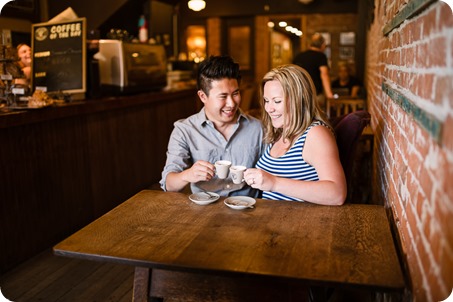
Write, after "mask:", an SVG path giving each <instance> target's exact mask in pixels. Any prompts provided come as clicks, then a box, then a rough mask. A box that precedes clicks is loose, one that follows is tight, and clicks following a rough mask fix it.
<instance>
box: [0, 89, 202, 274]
mask: <svg viewBox="0 0 453 302" xmlns="http://www.w3.org/2000/svg"><path fill="white" fill-rule="evenodd" d="M200 106H201V103H200V101H199V100H198V98H197V96H196V92H195V90H194V89H188V90H182V91H175V92H154V93H144V94H137V95H128V96H118V97H108V98H102V99H93V100H83V101H74V102H69V103H64V104H61V105H53V106H50V107H47V108H41V109H28V110H14V111H10V112H6V113H5V112H3V113H0V143H1V148H0V158H1V169H0V183H1V186H0V188H1V189H0V223H1V225H0V244H1V246H2V252H1V254H0V273H4V272H5V271H7V270H9V269H11V268H13V267H14V266H16V265H18V264H19V263H21V262H23V261H24V260H26V259H28V258H30V257H32V256H34V255H36V254H38V253H39V252H41V251H43V250H45V249H47V248H49V247H50V246H52V245H53V244H55V243H56V242H58V241H60V240H61V239H63V238H64V237H66V236H68V235H69V234H70V233H72V232H74V231H75V230H77V229H79V228H81V227H82V226H84V225H86V224H88V223H89V222H91V221H93V220H94V219H96V218H97V217H99V216H101V215H102V214H104V213H106V212H108V211H109V210H111V209H112V208H114V207H115V206H117V205H118V204H120V203H121V202H122V201H124V200H125V199H127V198H129V197H130V196H132V195H134V194H135V193H137V192H138V191H140V190H142V189H145V188H147V187H149V186H150V185H151V184H153V183H157V182H158V181H159V179H160V176H161V171H162V168H163V166H164V164H165V159H166V148H167V143H168V138H169V136H170V133H171V131H172V129H173V123H174V122H175V121H176V120H178V119H181V118H184V117H187V116H189V115H191V114H193V113H195V112H196V111H197V110H198V109H200Z"/></svg>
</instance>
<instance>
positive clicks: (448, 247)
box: [365, 0, 453, 301]
mask: <svg viewBox="0 0 453 302" xmlns="http://www.w3.org/2000/svg"><path fill="white" fill-rule="evenodd" d="M414 3H421V4H424V3H427V5H426V6H424V7H422V9H421V10H419V11H417V13H414V14H412V15H411V16H409V17H404V20H402V22H401V24H399V25H398V26H396V27H393V28H392V29H391V30H390V31H389V33H388V34H387V35H384V33H383V28H384V27H385V26H386V25H387V24H389V23H390V22H392V21H395V20H396V21H398V20H397V19H398V17H399V18H401V12H403V11H404V9H405V8H407V7H409V6H410V4H414ZM406 11H407V9H406ZM367 39H368V41H367V51H366V62H367V68H366V69H365V70H366V75H365V82H366V88H367V91H368V102H369V109H370V112H371V114H372V127H373V129H374V131H375V144H374V146H375V149H374V156H375V157H374V158H375V159H376V160H375V163H374V165H375V167H374V169H375V171H376V173H375V179H373V192H375V193H376V194H375V200H374V201H375V202H377V203H382V202H383V203H384V204H385V205H386V206H387V207H388V208H390V209H391V211H392V213H393V218H394V222H395V225H396V226H397V229H398V232H399V235H400V238H401V243H402V249H403V253H404V257H405V259H406V261H407V264H408V268H409V275H410V279H411V283H412V284H411V289H412V298H413V300H414V301H441V300H444V299H445V298H446V297H447V296H448V295H449V294H450V292H451V290H452V288H453V14H452V11H451V9H450V8H449V6H448V5H446V4H445V3H443V2H440V1H434V2H429V1H419V0H396V1H386V0H376V1H375V13H374V22H373V23H372V24H371V26H370V29H369V31H368V37H367ZM383 84H384V85H383ZM437 130H440V131H437Z"/></svg>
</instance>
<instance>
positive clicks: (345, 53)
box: [339, 46, 354, 60]
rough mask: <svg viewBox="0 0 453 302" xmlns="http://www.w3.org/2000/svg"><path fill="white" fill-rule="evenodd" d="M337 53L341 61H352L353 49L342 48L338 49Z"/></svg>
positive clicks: (348, 47)
mask: <svg viewBox="0 0 453 302" xmlns="http://www.w3.org/2000/svg"><path fill="white" fill-rule="evenodd" d="M339 53H340V59H341V60H350V59H354V47H350V46H342V47H340V49H339Z"/></svg>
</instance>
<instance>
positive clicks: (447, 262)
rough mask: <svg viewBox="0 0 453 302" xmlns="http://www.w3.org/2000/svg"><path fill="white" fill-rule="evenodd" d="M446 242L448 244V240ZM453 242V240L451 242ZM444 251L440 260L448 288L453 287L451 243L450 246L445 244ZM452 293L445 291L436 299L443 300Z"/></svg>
mask: <svg viewBox="0 0 453 302" xmlns="http://www.w3.org/2000/svg"><path fill="white" fill-rule="evenodd" d="M444 243H446V244H448V242H445V241H444ZM450 244H451V242H450ZM442 251H444V253H443V254H442V258H441V260H440V264H441V272H440V275H441V279H442V281H443V282H444V284H445V286H446V288H447V289H450V290H451V289H453V252H452V251H453V250H452V246H451V245H450V246H449V247H447V246H443V247H442ZM448 294H450V293H443V294H442V295H441V296H439V297H436V298H437V300H435V301H443V300H445V298H447V295H448Z"/></svg>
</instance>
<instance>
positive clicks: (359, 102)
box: [326, 97, 366, 118]
mask: <svg viewBox="0 0 453 302" xmlns="http://www.w3.org/2000/svg"><path fill="white" fill-rule="evenodd" d="M365 106H366V102H365V100H364V99H357V98H345V97H340V98H338V99H327V108H326V114H327V116H328V117H329V118H333V117H339V116H342V115H345V114H348V113H351V112H354V111H357V110H365V109H366V107H365Z"/></svg>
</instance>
